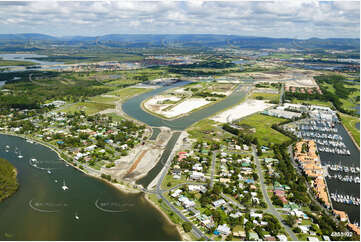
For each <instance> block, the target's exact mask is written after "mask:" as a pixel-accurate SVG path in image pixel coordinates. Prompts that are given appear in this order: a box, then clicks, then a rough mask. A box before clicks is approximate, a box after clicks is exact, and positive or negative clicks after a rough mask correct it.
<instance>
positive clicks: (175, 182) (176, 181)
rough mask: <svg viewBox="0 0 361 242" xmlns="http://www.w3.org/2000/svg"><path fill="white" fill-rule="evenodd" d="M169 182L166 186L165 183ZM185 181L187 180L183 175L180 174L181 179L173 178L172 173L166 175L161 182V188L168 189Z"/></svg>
mask: <svg viewBox="0 0 361 242" xmlns="http://www.w3.org/2000/svg"><path fill="white" fill-rule="evenodd" d="M169 182H170V183H171V185H170V186H169V187H168V186H167V185H168V183H169ZM185 182H187V180H186V178H185V177H184V176H182V177H181V179H173V177H172V175H166V176H165V177H164V180H163V183H162V189H169V188H172V187H174V186H176V185H178V184H181V183H185Z"/></svg>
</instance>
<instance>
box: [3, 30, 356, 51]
mask: <svg viewBox="0 0 361 242" xmlns="http://www.w3.org/2000/svg"><path fill="white" fill-rule="evenodd" d="M11 41H16V42H17V43H21V42H29V41H31V42H33V41H34V42H43V43H46V42H48V43H52V44H77V43H83V44H91V45H92V44H95V43H98V44H102V45H105V46H109V47H128V48H132V47H162V46H163V47H164V46H168V47H169V46H170V47H224V46H237V47H241V48H256V49H261V48H297V49H307V48H312V49H314V48H322V49H355V50H359V49H360V39H351V38H329V39H319V38H310V39H306V40H299V39H291V38H267V37H250V36H237V35H216V34H164V35H163V34H109V35H102V36H96V37H95V36H93V37H92V36H65V37H54V36H50V35H45V34H36V33H25V34H0V42H1V43H4V42H6V43H11Z"/></svg>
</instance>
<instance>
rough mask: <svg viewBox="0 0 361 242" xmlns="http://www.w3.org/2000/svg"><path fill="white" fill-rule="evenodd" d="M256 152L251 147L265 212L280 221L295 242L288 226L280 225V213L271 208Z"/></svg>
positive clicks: (253, 147)
mask: <svg viewBox="0 0 361 242" xmlns="http://www.w3.org/2000/svg"><path fill="white" fill-rule="evenodd" d="M256 150H257V149H256V147H255V145H252V152H253V156H254V160H255V161H256V165H257V171H258V177H259V182H260V185H261V190H262V194H263V197H264V199H265V201H266V203H267V206H268V207H267V209H266V211H268V212H270V213H271V214H272V215H273V216H275V217H276V218H277V219H278V220H279V221H280V223H281V225H282V226H283V227H284V229H285V230H286V232H287V233H288V234H289V236H290V237H291V239H292V240H294V241H296V240H297V237H296V235H295V234H294V233H293V231H292V230H291V228H290V227H289V226H287V225H285V224H284V223H282V220H283V219H282V217H281V215H280V213H279V212H278V211H277V210H276V208H275V207H274V206H273V204H272V202H271V199H270V198H269V196H268V193H267V187H266V185H265V184H264V177H263V172H262V170H263V169H262V166H261V163H260V161H259V159H258V156H257V152H256Z"/></svg>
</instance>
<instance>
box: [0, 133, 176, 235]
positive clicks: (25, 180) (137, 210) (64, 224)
mask: <svg viewBox="0 0 361 242" xmlns="http://www.w3.org/2000/svg"><path fill="white" fill-rule="evenodd" d="M6 145H8V146H9V148H6ZM7 151H8V152H7ZM19 155H22V156H23V158H19V157H18V156H19ZM0 157H2V158H5V159H7V160H9V161H10V162H11V163H12V164H13V165H14V166H15V167H16V169H17V171H18V181H19V183H20V188H19V190H18V191H17V192H16V193H15V194H14V195H13V196H11V197H10V198H8V199H6V200H4V201H2V202H0V217H1V219H0V240H180V236H179V234H178V232H177V230H176V228H175V227H174V226H172V225H170V224H169V223H167V221H166V220H165V218H164V217H163V216H161V214H160V213H159V211H158V210H157V209H155V208H154V207H152V205H150V204H149V203H148V202H147V201H146V200H145V199H144V194H125V193H122V192H120V191H119V190H117V189H115V188H114V187H113V186H111V185H109V184H107V183H105V182H103V181H101V180H99V179H95V178H93V177H90V176H88V175H86V174H83V173H82V172H80V171H78V170H76V169H75V168H73V167H71V166H66V165H65V163H64V162H63V161H62V160H60V159H59V158H58V156H57V154H56V153H55V152H53V151H52V150H50V149H49V148H47V147H45V146H42V145H39V144H31V143H28V142H26V141H25V140H24V139H22V138H19V137H13V136H7V135H0ZM31 159H36V161H31ZM34 164H36V166H34ZM48 170H50V172H48ZM64 183H65V185H66V186H67V187H69V189H68V190H63V189H62V186H63V185H64ZM76 217H77V218H78V219H77V218H76Z"/></svg>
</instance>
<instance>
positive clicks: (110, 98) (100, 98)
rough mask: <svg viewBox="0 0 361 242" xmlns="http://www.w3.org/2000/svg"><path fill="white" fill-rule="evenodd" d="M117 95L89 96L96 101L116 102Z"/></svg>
mask: <svg viewBox="0 0 361 242" xmlns="http://www.w3.org/2000/svg"><path fill="white" fill-rule="evenodd" d="M118 100H119V98H117V97H104V96H101V95H100V96H95V97H91V98H89V101H91V102H96V103H105V104H114V102H116V101H118Z"/></svg>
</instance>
